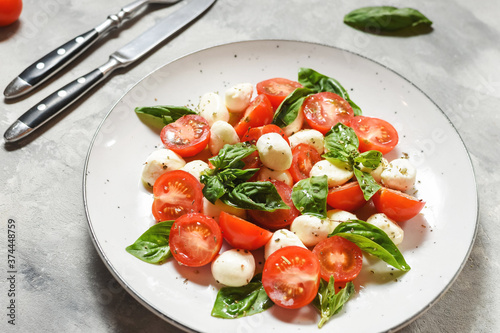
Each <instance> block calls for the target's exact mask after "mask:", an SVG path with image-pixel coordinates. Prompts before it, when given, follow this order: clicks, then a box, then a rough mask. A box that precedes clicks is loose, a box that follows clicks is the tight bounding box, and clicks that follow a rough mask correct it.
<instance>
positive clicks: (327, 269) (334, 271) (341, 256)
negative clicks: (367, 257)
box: [313, 236, 363, 283]
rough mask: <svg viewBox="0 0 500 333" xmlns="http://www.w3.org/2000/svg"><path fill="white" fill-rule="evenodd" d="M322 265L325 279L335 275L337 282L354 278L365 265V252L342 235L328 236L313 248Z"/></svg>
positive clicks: (322, 273)
mask: <svg viewBox="0 0 500 333" xmlns="http://www.w3.org/2000/svg"><path fill="white" fill-rule="evenodd" d="M313 253H314V254H315V255H316V256H317V257H318V259H319V263H320V266H321V277H322V278H323V279H324V280H325V281H329V280H330V276H332V275H333V278H334V280H335V282H339V283H340V282H348V281H352V280H354V278H355V277H356V276H358V274H359V272H360V271H361V267H362V266H363V253H362V252H361V249H360V248H359V246H357V245H356V244H354V243H353V242H350V241H348V240H347V239H345V238H342V237H340V236H332V237H328V238H327V239H325V240H322V241H321V242H319V243H318V244H317V245H316V246H315V247H314V249H313Z"/></svg>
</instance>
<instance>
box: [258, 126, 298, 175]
mask: <svg viewBox="0 0 500 333" xmlns="http://www.w3.org/2000/svg"><path fill="white" fill-rule="evenodd" d="M256 146H257V150H258V151H259V158H260V160H261V162H262V164H264V165H265V166H266V167H268V168H269V169H273V170H281V171H282V170H288V169H289V168H290V167H291V166H292V149H291V148H290V146H289V145H288V142H286V140H285V139H283V137H282V136H281V135H279V134H278V133H266V134H264V135H262V136H261V137H260V138H259V140H257V144H256Z"/></svg>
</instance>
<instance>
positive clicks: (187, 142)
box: [160, 115, 210, 157]
mask: <svg viewBox="0 0 500 333" xmlns="http://www.w3.org/2000/svg"><path fill="white" fill-rule="evenodd" d="M160 138H161V141H162V142H163V144H164V145H165V148H168V149H170V150H172V151H174V152H176V153H177V154H179V155H180V156H182V157H190V156H194V155H196V154H198V153H199V152H201V151H202V150H203V149H205V147H206V146H207V144H208V141H209V139H210V125H209V124H208V122H207V121H206V120H205V118H203V117H202V116H198V115H187V116H183V117H181V118H179V119H177V120H176V121H175V122H173V123H170V124H168V125H166V126H165V127H163V129H162V130H161V133H160Z"/></svg>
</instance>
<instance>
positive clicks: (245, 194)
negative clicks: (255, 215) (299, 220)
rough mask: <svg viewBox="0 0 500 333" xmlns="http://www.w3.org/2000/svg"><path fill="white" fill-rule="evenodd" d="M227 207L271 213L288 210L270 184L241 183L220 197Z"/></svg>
mask: <svg viewBox="0 0 500 333" xmlns="http://www.w3.org/2000/svg"><path fill="white" fill-rule="evenodd" d="M221 200H222V202H224V203H225V204H227V205H230V206H233V207H236V208H241V209H254V210H263V211H266V212H273V211H275V210H276V209H290V207H288V205H287V204H286V203H285V202H284V201H283V200H282V199H281V197H280V195H279V193H278V190H276V187H275V186H274V184H273V183H271V182H249V183H241V184H239V185H238V186H236V187H235V188H234V189H233V190H232V191H231V192H229V193H228V194H227V195H225V196H223V197H221Z"/></svg>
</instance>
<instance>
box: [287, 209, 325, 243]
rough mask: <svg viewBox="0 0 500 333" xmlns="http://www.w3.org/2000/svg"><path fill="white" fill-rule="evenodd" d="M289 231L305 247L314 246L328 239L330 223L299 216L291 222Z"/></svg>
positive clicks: (312, 217) (315, 217) (308, 216)
mask: <svg viewBox="0 0 500 333" xmlns="http://www.w3.org/2000/svg"><path fill="white" fill-rule="evenodd" d="M290 231H292V232H294V233H295V234H296V235H297V236H298V237H299V239H300V240H301V241H302V243H303V244H304V245H305V246H314V245H316V244H318V243H319V242H320V241H322V240H324V239H327V238H328V234H329V233H330V223H329V221H324V220H322V219H320V218H319V217H317V216H312V215H300V216H297V217H296V218H295V220H293V222H292V225H291V226H290Z"/></svg>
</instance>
